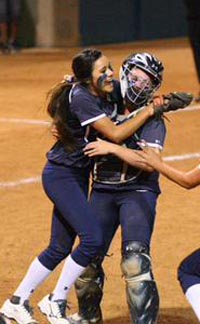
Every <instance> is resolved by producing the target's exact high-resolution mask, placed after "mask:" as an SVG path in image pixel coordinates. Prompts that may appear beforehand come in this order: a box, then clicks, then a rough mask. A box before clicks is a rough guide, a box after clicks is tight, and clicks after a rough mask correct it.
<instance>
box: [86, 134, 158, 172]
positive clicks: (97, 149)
mask: <svg viewBox="0 0 200 324" xmlns="http://www.w3.org/2000/svg"><path fill="white" fill-rule="evenodd" d="M154 150H155V149H154ZM84 152H85V155H87V156H89V157H94V156H97V155H107V154H114V155H116V156H117V157H118V158H120V159H121V160H123V161H125V162H126V163H128V164H130V165H133V166H135V167H137V168H140V169H142V170H145V171H148V172H152V171H153V170H154V169H153V168H152V167H151V166H149V165H148V164H147V163H146V162H145V160H144V159H143V158H142V157H140V156H139V155H137V154H136V153H135V152H136V151H134V150H132V149H128V148H126V147H124V146H121V145H118V144H114V143H110V142H107V141H104V140H101V139H98V140H97V141H95V142H91V143H89V144H87V145H86V147H85V149H84ZM156 152H157V153H156V154H159V152H158V150H156Z"/></svg>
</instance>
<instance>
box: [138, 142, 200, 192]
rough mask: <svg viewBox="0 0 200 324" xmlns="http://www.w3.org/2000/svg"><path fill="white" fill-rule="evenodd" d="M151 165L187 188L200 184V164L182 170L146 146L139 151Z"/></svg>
mask: <svg viewBox="0 0 200 324" xmlns="http://www.w3.org/2000/svg"><path fill="white" fill-rule="evenodd" d="M137 155H139V156H140V158H142V159H143V160H144V161H145V163H147V164H148V165H149V166H150V167H152V168H154V169H156V170H157V171H158V172H160V173H161V174H162V175H164V176H165V177H166V178H168V179H169V180H171V181H173V182H175V183H176V184H178V185H179V186H181V187H183V188H185V189H192V188H195V187H196V186H198V185H199V184H200V165H198V166H196V167H195V168H193V169H192V170H190V171H186V172H184V171H180V170H178V169H176V168H174V167H172V166H170V165H169V164H167V163H165V162H164V161H163V160H162V159H161V158H160V157H159V156H158V155H157V154H155V153H154V152H152V150H149V148H148V147H144V148H143V151H139V152H137Z"/></svg>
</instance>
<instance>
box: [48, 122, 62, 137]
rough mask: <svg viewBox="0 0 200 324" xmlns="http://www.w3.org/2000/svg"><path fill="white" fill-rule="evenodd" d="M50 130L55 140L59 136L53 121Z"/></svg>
mask: <svg viewBox="0 0 200 324" xmlns="http://www.w3.org/2000/svg"><path fill="white" fill-rule="evenodd" d="M50 132H51V134H52V136H53V137H54V138H55V139H56V140H58V139H59V138H60V136H59V133H58V130H57V127H56V125H55V124H54V123H52V124H51V128H50Z"/></svg>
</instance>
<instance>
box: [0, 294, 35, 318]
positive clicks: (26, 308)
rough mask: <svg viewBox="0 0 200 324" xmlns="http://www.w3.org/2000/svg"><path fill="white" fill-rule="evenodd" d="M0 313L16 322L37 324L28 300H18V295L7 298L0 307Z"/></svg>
mask: <svg viewBox="0 0 200 324" xmlns="http://www.w3.org/2000/svg"><path fill="white" fill-rule="evenodd" d="M0 313H1V314H3V315H4V316H5V317H6V318H8V319H12V320H15V321H16V322H17V323H18V324H38V322H37V321H36V320H35V319H34V318H33V310H32V308H31V307H30V305H29V302H28V300H25V301H24V302H23V303H21V302H20V297H17V296H13V297H12V298H11V299H7V300H6V301H5V303H4V304H3V306H2V307H1V308H0Z"/></svg>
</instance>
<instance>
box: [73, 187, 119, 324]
mask: <svg viewBox="0 0 200 324" xmlns="http://www.w3.org/2000/svg"><path fill="white" fill-rule="evenodd" d="M90 204H91V207H92V209H93V211H94V214H95V216H96V217H97V219H98V221H99V224H100V226H101V228H102V230H103V238H104V254H106V252H107V250H108V248H109V246H110V242H111V241H112V238H113V236H114V233H115V231H116V229H117V227H118V225H119V220H118V211H119V210H118V208H117V206H116V204H115V194H114V193H103V192H98V191H95V190H94V191H93V192H92V194H91V199H90ZM102 261H103V259H102V260H101V259H96V260H94V261H93V262H92V263H91V264H90V265H89V266H88V267H87V268H86V270H85V271H84V272H83V274H82V275H81V276H80V277H79V278H78V279H77V281H76V284H75V287H76V294H77V298H78V304H79V317H77V316H73V319H74V323H79V322H78V320H76V319H79V320H80V321H81V323H84V324H89V323H98V324H100V323H102V321H103V319H102V311H101V300H102V297H103V286H104V272H103V269H102V266H101V263H102Z"/></svg>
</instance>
